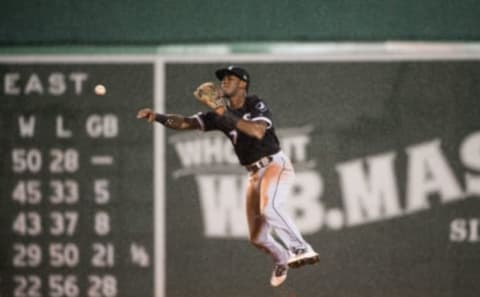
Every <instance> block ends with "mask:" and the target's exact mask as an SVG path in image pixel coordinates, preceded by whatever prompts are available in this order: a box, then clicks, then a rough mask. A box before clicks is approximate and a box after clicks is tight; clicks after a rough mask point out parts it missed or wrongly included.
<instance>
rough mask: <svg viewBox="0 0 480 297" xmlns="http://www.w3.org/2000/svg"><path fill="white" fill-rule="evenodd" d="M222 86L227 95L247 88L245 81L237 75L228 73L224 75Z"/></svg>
mask: <svg viewBox="0 0 480 297" xmlns="http://www.w3.org/2000/svg"><path fill="white" fill-rule="evenodd" d="M221 87H222V90H223V93H224V94H225V96H227V97H230V96H233V95H235V94H236V93H237V92H238V91H239V90H242V89H245V82H244V81H243V80H241V79H239V78H238V77H236V76H235V75H231V74H228V75H225V76H224V77H223V79H222V83H221Z"/></svg>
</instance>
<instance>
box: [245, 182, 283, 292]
mask: <svg viewBox="0 0 480 297" xmlns="http://www.w3.org/2000/svg"><path fill="white" fill-rule="evenodd" d="M246 198H247V199H246V204H247V205H246V211H247V222H248V228H249V232H250V234H249V235H250V242H251V243H252V244H253V245H254V246H255V247H257V248H259V249H260V250H263V251H265V252H266V253H268V254H270V255H271V256H272V258H273V261H274V263H275V267H274V270H273V272H272V277H271V280H270V283H271V285H272V286H274V287H276V286H279V285H280V284H282V283H283V282H284V281H285V279H286V278H287V270H288V264H287V262H288V259H289V254H288V252H287V251H286V250H285V249H284V248H283V247H282V246H281V245H280V244H278V242H277V241H275V240H274V239H273V237H272V236H271V234H270V226H269V225H268V224H267V222H266V220H265V218H264V217H263V216H262V214H261V213H260V194H259V192H258V176H254V175H251V176H250V182H249V185H248V188H247V197H246Z"/></svg>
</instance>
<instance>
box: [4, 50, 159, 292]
mask: <svg viewBox="0 0 480 297" xmlns="http://www.w3.org/2000/svg"><path fill="white" fill-rule="evenodd" d="M154 72H155V63H154V61H153V59H152V60H151V61H146V60H145V59H144V60H139V61H135V60H132V59H129V60H126V61H124V60H122V59H121V58H119V59H118V60H115V59H109V60H107V61H102V60H100V59H99V60H95V58H94V57H88V59H86V60H85V61H82V60H81V59H73V58H72V59H71V60H69V58H68V57H67V58H62V59H60V58H59V60H58V61H56V60H52V61H43V60H42V58H39V62H24V61H22V59H21V58H18V59H13V60H12V59H10V60H8V59H7V60H4V59H3V58H2V59H0V77H1V83H2V86H1V89H0V113H1V114H0V124H1V126H0V129H1V131H0V140H1V148H0V152H1V155H2V158H1V160H0V165H1V169H0V172H1V179H0V188H1V191H0V193H1V199H0V217H1V219H0V220H1V221H0V222H1V224H0V230H1V231H0V232H1V238H2V242H1V244H0V296H2V297H4V296H12V297H40V296H51V297H77V296H88V297H120V296H132V297H134V296H154V285H153V283H154V262H153V261H154V246H153V245H154V222H153V218H154V215H153V209H154V206H153V204H154V201H153V196H154V194H153V192H154V190H153V187H154V185H153V171H154V169H153V133H152V129H150V127H148V126H146V125H145V123H144V122H141V121H138V120H136V119H135V114H136V111H137V110H138V108H141V107H147V106H153V101H154V96H155V91H154ZM99 84H101V85H103V86H105V88H106V92H105V93H104V94H103V93H101V94H99V93H98V92H95V86H97V85H99ZM131 189H135V191H132V190H131ZM137 189H138V190H137ZM137 194H138V195H137ZM132 209H135V212H133V213H132ZM132 214H136V217H135V226H134V227H132V226H131V224H130V222H131V218H132ZM138 214H143V215H138Z"/></svg>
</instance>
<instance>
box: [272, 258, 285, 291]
mask: <svg viewBox="0 0 480 297" xmlns="http://www.w3.org/2000/svg"><path fill="white" fill-rule="evenodd" d="M287 272H288V266H287V265H282V264H277V265H275V267H274V268H273V272H272V278H271V279H270V284H271V285H272V287H278V286H280V285H281V284H283V282H284V281H285V280H286V279H287Z"/></svg>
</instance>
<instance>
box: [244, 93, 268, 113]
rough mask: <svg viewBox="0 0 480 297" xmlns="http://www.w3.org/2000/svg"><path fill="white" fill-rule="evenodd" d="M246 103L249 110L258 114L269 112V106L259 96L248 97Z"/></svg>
mask: <svg viewBox="0 0 480 297" xmlns="http://www.w3.org/2000/svg"><path fill="white" fill-rule="evenodd" d="M246 102H247V106H248V109H249V110H252V111H256V112H266V111H268V106H267V104H266V103H265V101H264V100H263V99H261V98H260V97H258V96H257V95H249V96H247V97H246Z"/></svg>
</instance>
